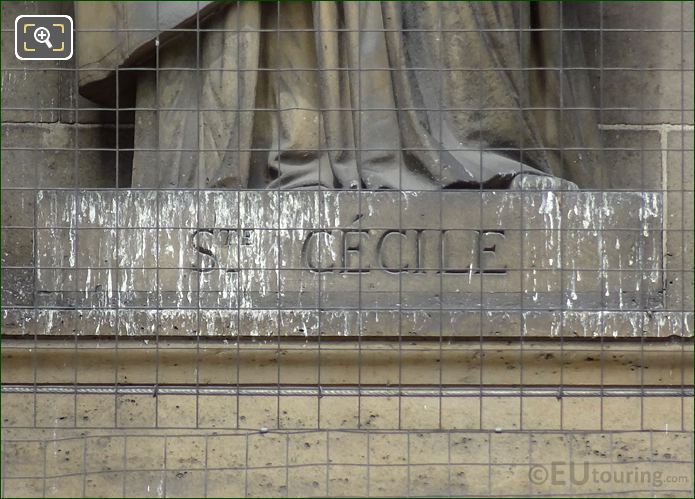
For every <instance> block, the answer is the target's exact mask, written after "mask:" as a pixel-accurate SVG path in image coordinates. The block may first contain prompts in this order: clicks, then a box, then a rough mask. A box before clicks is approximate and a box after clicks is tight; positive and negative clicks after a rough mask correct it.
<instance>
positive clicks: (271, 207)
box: [5, 190, 692, 336]
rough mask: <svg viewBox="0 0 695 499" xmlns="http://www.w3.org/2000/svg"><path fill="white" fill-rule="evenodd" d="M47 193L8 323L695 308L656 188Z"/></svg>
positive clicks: (259, 324)
mask: <svg viewBox="0 0 695 499" xmlns="http://www.w3.org/2000/svg"><path fill="white" fill-rule="evenodd" d="M36 202H37V210H38V211H37V220H38V223H39V226H38V228H37V230H36V254H35V255H26V254H25V255H24V259H23V260H21V263H24V265H26V268H21V269H11V270H15V271H16V272H17V275H16V276H15V278H16V279H17V281H16V282H18V283H19V282H22V281H20V278H24V281H23V282H24V283H25V284H24V285H23V286H24V287H17V288H10V289H11V290H12V291H13V292H14V293H15V294H13V295H10V294H8V296H9V298H10V299H11V300H14V301H10V300H8V302H7V303H8V304H11V305H15V306H17V307H21V306H29V307H31V306H34V307H36V312H34V311H33V310H26V311H22V310H21V308H17V309H15V310H10V311H8V313H7V314H6V316H5V321H6V322H5V324H6V326H11V327H10V329H11V330H12V329H15V328H13V327H12V326H13V325H14V326H18V325H19V324H20V323H21V324H22V328H25V329H26V328H27V327H29V328H31V326H32V325H40V327H39V328H38V330H37V332H40V331H43V332H42V333H40V334H56V333H57V334H74V333H77V334H105V335H113V334H126V335H133V334H144V335H148V334H169V335H191V334H197V333H199V334H203V335H232V336H233V335H252V336H256V335H261V336H263V335H266V336H272V335H275V334H280V335H299V336H315V335H317V334H319V331H320V332H321V334H322V335H328V336H341V335H355V334H358V333H359V334H361V335H364V336H383V335H387V336H388V335H398V334H399V331H400V332H401V334H405V335H414V336H419V335H424V336H439V335H444V336H459V335H473V336H478V335H480V334H481V333H483V334H490V335H492V336H495V335H501V336H518V335H519V334H522V335H530V336H535V335H542V336H547V335H551V336H552V335H560V334H562V335H570V336H596V335H601V334H606V335H613V336H624V335H629V336H631V335H637V336H639V335H654V336H663V335H670V334H673V332H674V331H676V330H678V329H679V328H681V327H683V326H682V325H683V322H686V325H685V327H684V328H685V330H684V331H683V332H682V334H686V335H687V334H690V331H691V328H690V325H689V321H692V317H691V316H690V315H688V316H680V317H678V316H677V317H676V318H675V319H674V318H672V317H669V316H668V315H667V314H663V315H660V314H659V310H660V309H663V281H662V279H663V275H662V270H661V269H662V265H663V264H662V251H663V245H662V242H661V237H662V223H663V222H662V201H661V196H660V194H658V193H629V192H621V193H617V192H616V193H592V192H563V193H554V192H550V191H547V192H535V193H533V192H527V193H523V194H522V193H508V192H484V193H482V194H481V193H480V192H444V193H424V192H420V193H416V192H412V193H407V192H404V193H400V194H399V193H390V192H365V193H356V192H353V193H350V192H321V193H319V192H315V191H301V192H277V191H239V192H234V191H200V192H196V191H185V192H182V191H178V192H176V191H160V192H159V193H158V192H157V191H122V192H119V193H114V192H113V191H79V192H75V191H71V190H68V191H39V192H38V193H37V198H36ZM21 235H24V236H28V235H29V234H19V233H18V235H17V237H16V238H15V239H16V240H17V241H21V240H22V238H21V237H20V236H21ZM13 241H14V239H12V238H10V239H9V240H8V242H7V244H9V245H12V244H14V243H13ZM17 244H19V243H17ZM16 254H17V252H13V251H10V252H8V255H10V256H8V259H9V258H11V255H16ZM34 257H35V261H36V265H35V267H33V266H32V262H33V261H34ZM10 261H11V260H10ZM34 268H35V270H36V272H35V274H34V272H33V271H34ZM522 269H523V270H522ZM21 272H23V273H21ZM12 277H13V274H10V278H12ZM34 278H35V286H36V288H35V289H36V292H35V293H34V292H33V291H32V290H33V289H34V288H33V283H32V282H31V280H32V279H34ZM10 282H11V281H10ZM515 309H516V310H515ZM647 311H648V312H649V313H646V312H647ZM22 317H24V318H23V319H22ZM673 320H676V321H677V322H678V324H676V323H673ZM22 328H19V330H16V329H15V332H21V329H22ZM90 331H91V332H90ZM676 334H678V333H676Z"/></svg>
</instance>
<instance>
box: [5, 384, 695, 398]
mask: <svg viewBox="0 0 695 499" xmlns="http://www.w3.org/2000/svg"><path fill="white" fill-rule="evenodd" d="M0 391H1V392H2V393H42V394H48V393H51V394H64V395H70V394H72V395H77V394H80V395H152V396H158V395H189V396H198V395H220V396H225V395H226V396H229V395H231V396H266V397H278V396H280V397H292V396H300V397H302V396H315V397H353V396H359V397H522V396H523V397H556V398H563V397H692V396H693V395H694V394H695V392H694V390H693V388H691V387H682V386H680V387H679V386H676V387H667V386H642V387H629V386H620V387H615V386H612V387H595V386H592V387H588V386H586V387H582V386H534V385H531V386H529V385H526V386H523V387H514V386H449V385H442V386H439V387H418V386H401V387H394V386H314V387H309V386H284V385H282V386H278V385H276V386H162V385H114V386H102V385H75V384H72V385H35V384H23V385H7V384H6V385H2V388H1V390H0Z"/></svg>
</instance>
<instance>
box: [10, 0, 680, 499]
mask: <svg viewBox="0 0 695 499" xmlns="http://www.w3.org/2000/svg"><path fill="white" fill-rule="evenodd" d="M70 9H71V6H70V3H68V2H66V3H59V2H23V3H19V2H17V3H15V2H3V3H2V14H3V15H2V19H3V21H2V22H3V24H2V29H3V32H2V55H3V57H2V65H3V67H2V107H3V113H2V118H3V123H2V144H3V150H2V225H3V237H2V263H3V265H4V266H16V267H24V268H16V269H4V270H3V297H2V301H3V305H6V306H7V305H10V306H11V305H20V304H25V303H26V301H23V300H26V292H25V293H22V290H25V291H26V290H27V289H29V290H32V289H33V288H32V286H33V281H34V276H33V268H32V267H33V266H34V265H35V263H36V262H34V260H33V255H34V254H35V252H34V240H33V230H32V228H33V227H34V225H35V220H36V216H37V215H38V213H36V212H35V206H34V200H35V199H36V198H35V192H34V191H33V190H32V189H34V188H42V189H51V188H61V187H86V188H90V187H98V188H110V187H115V186H116V185H119V186H127V185H128V184H129V164H130V160H131V157H130V155H129V153H127V152H124V151H119V152H118V153H116V152H115V151H113V150H111V149H113V148H114V147H115V146H116V145H119V146H120V147H130V144H131V142H130V140H131V139H130V138H129V137H130V135H131V133H130V128H129V121H131V120H132V116H130V117H129V116H128V115H127V114H125V113H122V114H121V115H120V116H119V117H118V119H117V117H116V115H115V113H113V112H110V111H101V110H98V109H96V106H95V105H94V104H93V103H90V102H89V101H86V100H85V99H83V98H80V97H78V96H77V92H76V85H75V82H76V78H75V74H74V71H72V70H71V69H72V67H73V66H72V65H73V61H66V62H60V63H52V62H33V63H27V64H25V63H20V62H19V61H17V60H16V59H15V58H14V54H13V47H12V44H13V37H12V29H13V26H14V18H15V16H16V15H18V14H22V13H39V14H40V13H57V12H62V13H70V12H69V11H70ZM581 10H582V12H581V15H580V16H579V22H580V25H579V27H580V28H586V29H589V30H594V31H588V32H586V33H585V38H586V41H587V43H586V45H585V49H586V50H587V55H588V64H589V66H590V67H591V68H592V69H590V71H591V73H592V78H593V81H594V82H595V88H596V91H597V95H598V102H599V104H601V105H602V107H603V110H602V111H601V117H602V119H601V123H602V134H603V138H604V142H605V146H606V150H605V170H604V171H605V175H604V178H605V183H604V185H603V187H605V188H610V189H628V190H638V191H639V190H657V191H658V190H665V191H667V193H666V195H665V198H664V208H665V225H666V231H665V232H664V239H663V245H664V252H663V255H664V256H665V259H664V271H665V281H666V284H667V286H666V294H665V298H664V300H665V301H664V304H665V309H666V310H667V311H668V310H670V311H671V313H670V315H671V316H673V317H681V318H682V317H684V314H681V313H679V312H682V311H692V310H693V274H692V272H691V271H690V268H691V266H692V259H693V232H692V227H693V168H692V165H693V124H694V120H693V32H692V30H693V6H692V4H691V3H689V2H629V3H624V2H616V3H611V2H604V3H603V4H602V6H601V5H599V4H598V3H593V4H582V5H581ZM567 28H571V27H567ZM601 28H602V29H603V33H601V32H600V29H601ZM601 61H603V62H602V63H601ZM25 68H30V69H32V70H29V69H25ZM33 69H36V70H33ZM53 69H59V71H54V70H53ZM13 107H16V108H24V109H22V110H18V109H15V110H12V109H10V108H13ZM75 109H77V112H75ZM568 116H569V114H568ZM24 188H29V190H25V189H24ZM8 227H15V228H14V229H10V228H8ZM42 244H46V245H48V244H51V243H50V241H45V242H42ZM686 269H688V271H687V272H686V271H685V270H686ZM30 294H31V292H30ZM663 313H664V314H669V312H663ZM10 319H12V320H15V322H14V323H13V322H12V321H7V322H4V323H3V328H7V327H15V328H19V329H21V327H22V324H24V323H23V321H22V320H16V319H17V317H16V316H13V317H10ZM638 322H639V321H638ZM80 323H81V324H82V326H84V325H85V324H88V323H89V322H88V321H84V320H83V321H81V322H80ZM641 323H642V324H644V321H643V322H641ZM360 324H361V325H362V326H365V325H366V327H371V326H374V324H371V325H370V323H369V321H368V320H367V321H365V322H361V323H360ZM623 324H625V325H624V329H625V331H628V329H629V327H630V326H629V324H630V322H629V321H627V322H625V323H623ZM681 324H682V323H681ZM489 325H490V327H491V328H490V330H489V332H490V336H493V335H494V331H499V330H508V331H521V330H522V328H521V325H520V323H519V322H518V321H517V322H515V321H514V320H509V318H506V319H502V320H500V321H499V322H498V323H497V324H489ZM377 326H378V325H377ZM475 327H476V329H477V328H479V327H480V324H478V323H476V326H475ZM500 327H501V328H502V329H499V328H500ZM618 327H619V326H618ZM377 329H378V327H377V328H376V329H375V330H377ZM691 330H692V329H691ZM25 332H26V331H25ZM36 332H37V331H35V330H32V331H29V332H28V334H26V335H25V336H23V337H22V338H19V339H15V340H13V341H7V340H5V341H4V342H3V346H4V348H3V352H2V354H3V362H2V381H3V383H6V384H30V385H31V384H34V383H36V384H38V385H47V384H61V385H75V384H80V385H85V386H97V387H98V386H101V387H106V388H107V389H108V388H109V387H113V386H114V384H116V383H118V384H119V385H120V386H123V385H125V384H138V385H146V386H153V385H155V386H159V385H162V386H164V385H168V384H171V385H182V384H188V385H192V386H197V385H205V384H210V385H218V386H227V387H229V386H232V387H236V386H240V385H246V384H248V385H257V384H266V385H268V386H273V385H275V384H280V383H283V384H288V385H304V384H306V385H313V386H316V385H319V384H321V385H330V384H343V385H345V386H353V385H359V384H370V383H371V384H379V385H384V386H399V385H420V386H425V387H427V386H429V387H431V386H435V387H436V386H440V385H442V384H450V385H468V386H474V387H475V386H481V387H482V386H500V385H503V386H507V385H508V386H515V385H516V386H519V385H520V386H524V387H531V386H533V385H550V386H558V385H563V386H579V387H582V386H584V387H590V388H595V387H597V386H598V387H608V386H611V387H618V388H625V389H635V388H637V389H640V388H642V387H645V386H661V387H670V388H673V387H676V388H677V387H688V386H691V385H692V380H693V373H692V366H693V361H692V358H693V357H692V346H691V345H688V344H687V343H686V344H684V343H679V342H674V343H653V342H651V341H648V340H646V339H641V340H639V341H638V342H636V343H635V342H633V343H628V342H623V341H615V340H611V339H600V340H598V339H597V340H595V341H593V342H592V341H589V340H587V341H582V342H571V341H565V340H564V339H563V340H560V339H557V341H554V340H553V339H552V338H551V339H549V340H546V341H544V342H540V343H533V342H531V341H528V340H527V341H521V342H519V341H515V339H514V338H511V337H506V338H501V339H498V340H497V341H486V342H485V343H483V344H480V343H479V342H476V341H472V342H471V341H468V342H451V343H450V344H449V343H440V342H438V341H429V342H420V343H417V342H409V341H407V340H406V339H405V338H404V339H403V340H402V341H399V342H371V343H368V342H364V343H360V344H359V345H357V346H356V345H355V344H354V343H349V342H348V343H346V342H345V341H336V342H325V343H321V344H320V347H318V346H317V344H316V343H311V342H310V343H305V342H304V340H303V339H301V338H288V337H285V336H282V337H275V338H272V339H271V340H270V341H269V342H267V343H248V344H243V345H242V344H235V343H234V342H233V341H229V342H228V340H227V339H224V340H222V339H220V340H219V341H218V342H217V343H207V342H204V341H202V340H201V339H200V338H196V339H195V340H194V341H193V342H187V343H186V342H180V341H179V340H171V341H169V340H165V339H163V338H152V339H147V338H144V339H143V338H138V339H124V340H120V341H116V342H115V343H114V340H113V339H109V340H95V341H82V340H79V341H75V340H74V338H70V337H68V340H67V341H64V340H63V341H57V340H55V339H53V340H50V339H47V340H45V341H44V340H43V339H41V338H36V337H35V336H34V334H35V333H36ZM680 332H682V330H681V331H680ZM84 333H85V334H88V332H84ZM672 333H673V331H671V332H668V333H667V335H671V334H672ZM289 336H291V335H289ZM658 336H661V335H660V334H658ZM155 395H156V394H155ZM2 424H3V459H4V461H3V470H4V471H3V483H2V487H3V490H2V492H3V496H5V497H12V496H22V495H24V496H31V495H38V496H41V495H55V496H81V495H85V496H97V495H122V494H126V495H152V496H163V495H166V496H202V495H210V496H215V495H228V496H229V495H231V496H234V495H249V496H262V495H265V494H273V495H284V494H288V495H307V496H308V495H362V494H364V495H367V494H370V495H391V496H393V495H406V494H412V495H446V494H447V493H450V494H452V495H457V494H459V495H461V494H471V495H478V494H495V495H500V494H517V495H525V494H530V493H542V494H560V493H562V494H571V495H580V494H598V495H610V494H613V495H616V496H624V495H625V493H630V494H632V495H637V496H640V495H651V494H656V495H671V496H682V497H691V496H692V490H693V470H692V449H693V407H692V398H691V397H686V396H679V395H678V394H675V393H673V392H670V394H668V395H667V396H658V397H648V396H636V395H635V394H634V393H632V394H630V395H625V394H623V395H620V393H619V392H616V393H614V394H613V395H612V396H602V397H599V396H588V395H587V396H548V394H547V393H546V394H545V395H544V396H530V395H525V396H514V395H510V394H507V395H505V396H490V395H489V394H488V396H485V397H481V396H474V395H471V394H470V393H469V394H468V395H466V396H447V397H440V396H431V395H430V396H419V397H412V396H411V397H397V396H362V397H358V396H354V395H342V396H336V395H324V394H321V395H320V396H317V395H304V396H298V395H294V396H277V395H268V394H265V395H248V394H247V395H243V396H237V395H233V394H232V395H230V394H198V395H195V394H193V395H191V394H190V393H189V394H176V393H171V392H164V393H163V394H160V395H158V396H153V394H152V393H151V392H147V393H119V394H115V393H114V392H106V393H100V392H99V391H98V390H95V391H93V392H90V393H78V394H75V393H63V394H61V393H57V392H52V393H31V392H30V393H19V392H13V393H3V394H2ZM553 461H565V462H576V463H583V462H585V461H588V462H590V463H591V466H593V467H595V468H596V469H598V470H600V471H603V470H613V471H615V470H618V471H620V470H625V471H630V470H635V469H639V470H641V471H651V472H658V471H661V472H662V473H663V474H664V476H665V475H667V474H668V475H672V476H676V477H678V476H684V477H685V479H684V480H679V481H677V482H671V483H665V484H662V485H660V486H656V485H655V484H653V483H648V484H644V483H640V484H635V485H633V484H630V485H627V484H625V483H616V482H617V481H616V480H614V481H613V482H611V483H608V484H604V483H599V484H597V483H591V482H590V483H588V484H585V485H570V484H564V485H560V484H555V485H553V484H552V483H549V482H544V483H542V484H537V485H534V484H532V483H531V482H530V481H529V471H530V468H531V465H533V464H543V465H545V466H549V465H550V463H551V462H553Z"/></svg>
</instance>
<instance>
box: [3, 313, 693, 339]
mask: <svg viewBox="0 0 695 499" xmlns="http://www.w3.org/2000/svg"><path fill="white" fill-rule="evenodd" d="M694 318H695V314H694V313H693V312H685V311H649V312H647V311H572V310H557V311H543V310H526V311H516V312H514V311H490V310H488V311H481V310H420V311H409V310H400V311H399V310H379V311H376V310H328V311H326V310H322V311H319V310H312V309H309V310H276V309H266V310H253V309H244V310H224V309H200V310H195V309H161V310H156V309H89V308H88V309H79V310H65V309H31V308H26V309H5V310H3V319H2V321H3V334H4V335H5V336H27V335H29V336H34V335H38V336H44V335H58V336H61V335H62V336H82V335H84V336H119V337H131V336H133V337H144V338H154V337H166V336H182V335H190V336H192V337H196V336H200V337H221V338H230V339H233V338H236V337H254V338H258V339H266V340H268V339H272V338H277V337H298V338H309V337H332V336H333V337H344V338H345V337H350V338H354V339H357V338H359V337H364V336H369V337H399V338H400V337H402V338H440V337H452V338H457V337H462V338H468V337H473V338H480V337H482V338H519V337H527V338H531V337H547V338H668V337H674V336H675V337H687V338H690V337H692V336H693V330H694V329H695V328H694V327H693V320H694Z"/></svg>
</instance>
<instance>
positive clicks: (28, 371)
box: [2, 339, 693, 387]
mask: <svg viewBox="0 0 695 499" xmlns="http://www.w3.org/2000/svg"><path fill="white" fill-rule="evenodd" d="M2 347H3V348H2V379H3V382H4V383H8V384H34V383H38V384H75V383H77V384H102V385H103V384H106V385H109V386H113V385H114V384H115V383H118V384H155V383H157V384H162V385H167V384H169V385H172V384H174V385H180V384H185V385H196V384H197V385H230V384H231V385H236V384H242V385H259V384H266V385H274V386H277V385H278V384H287V385H319V384H320V385H358V384H361V385H363V386H367V385H393V386H395V387H397V386H398V385H421V386H422V385H425V386H430V387H431V386H440V385H476V386H481V385H493V386H498V385H524V386H526V385H548V384H554V385H559V384H563V385H566V386H573V385H581V386H587V385H589V386H601V385H603V386H604V387H605V386H633V387H634V386H639V387H642V386H650V385H652V386H674V385H675V386H683V387H688V383H689V382H690V381H691V380H692V379H693V346H692V345H691V344H672V343H657V344H634V343H628V344H625V343H595V344H590V343H589V342H585V343H584V344H576V345H573V344H566V345H564V344H560V343H558V344H551V343H547V342H536V343H534V342H528V343H524V344H508V345H507V344H495V345H488V344H485V343H482V344H480V343H478V344H474V343H462V344H446V343H444V344H434V343H431V344H408V343H406V342H404V343H402V344H399V343H387V342H382V343H368V344H363V345H357V344H350V343H342V342H325V343H324V342H322V343H321V344H320V345H319V344H286V345H279V344H278V343H277V342H275V343H258V344H233V343H229V344H227V345H225V344H217V345H191V343H189V342H181V341H178V342H167V341H162V342H156V341H147V340H143V341H142V343H140V344H124V343H119V344H118V348H115V346H114V342H113V341H91V342H89V343H87V344H81V343H76V342H75V341H74V340H73V341H72V342H69V341H66V342H64V343H62V344H56V343H55V342H54V341H47V340H42V339H36V341H32V342H26V341H21V342H12V341H3V343H2ZM65 366H74V368H70V369H66V368H65Z"/></svg>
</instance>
